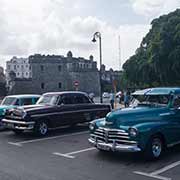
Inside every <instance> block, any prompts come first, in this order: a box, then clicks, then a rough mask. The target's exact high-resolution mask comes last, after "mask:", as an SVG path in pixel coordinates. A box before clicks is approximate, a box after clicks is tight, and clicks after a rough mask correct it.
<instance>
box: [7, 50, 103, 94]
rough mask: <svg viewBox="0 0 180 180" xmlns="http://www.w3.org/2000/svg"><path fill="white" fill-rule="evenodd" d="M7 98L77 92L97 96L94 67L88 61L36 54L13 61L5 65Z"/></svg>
mask: <svg viewBox="0 0 180 180" xmlns="http://www.w3.org/2000/svg"><path fill="white" fill-rule="evenodd" d="M6 79H7V87H8V92H9V93H8V94H23V93H26V94H27V93H36V94H42V93H45V92H55V91H66V90H80V91H84V92H87V93H91V92H93V93H94V94H96V95H99V92H100V81H99V71H98V68H97V63H96V62H95V61H94V59H93V56H92V55H91V56H90V57H89V59H84V58H81V57H78V58H76V57H73V54H72V52H71V51H69V52H68V53H67V57H64V56H61V55H41V54H35V55H31V56H29V57H28V58H16V57H13V58H12V59H11V60H10V61H7V64H6Z"/></svg>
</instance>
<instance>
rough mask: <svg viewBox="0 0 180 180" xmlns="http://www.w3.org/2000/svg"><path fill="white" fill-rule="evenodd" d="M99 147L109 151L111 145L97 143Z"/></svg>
mask: <svg viewBox="0 0 180 180" xmlns="http://www.w3.org/2000/svg"><path fill="white" fill-rule="evenodd" d="M97 148H98V149H102V150H105V151H109V150H110V147H108V146H106V145H104V144H97Z"/></svg>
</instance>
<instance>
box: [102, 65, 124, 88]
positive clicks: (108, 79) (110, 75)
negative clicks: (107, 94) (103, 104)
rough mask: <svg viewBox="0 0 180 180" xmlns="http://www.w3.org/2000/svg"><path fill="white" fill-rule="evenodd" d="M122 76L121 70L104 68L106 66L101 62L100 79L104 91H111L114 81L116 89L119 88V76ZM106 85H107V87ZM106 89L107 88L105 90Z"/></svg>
mask: <svg viewBox="0 0 180 180" xmlns="http://www.w3.org/2000/svg"><path fill="white" fill-rule="evenodd" d="M121 76H122V71H114V70H113V69H112V68H111V69H109V70H106V66H105V65H104V64H103V65H102V66H101V79H102V83H103V87H104V89H105V91H111V90H112V89H113V83H114V82H115V83H116V86H117V90H119V89H120V86H121V85H120V78H121ZM107 86H109V87H108V88H107ZM107 89H108V90H107Z"/></svg>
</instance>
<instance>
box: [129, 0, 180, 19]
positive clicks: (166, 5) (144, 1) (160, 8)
mask: <svg viewBox="0 0 180 180" xmlns="http://www.w3.org/2000/svg"><path fill="white" fill-rule="evenodd" d="M131 3H132V8H133V10H134V11H135V13H137V14H140V15H143V16H146V17H151V18H155V17H156V16H159V15H162V14H164V13H168V12H170V11H173V10H175V9H176V8H177V7H179V6H180V0H151V1H150V0H131Z"/></svg>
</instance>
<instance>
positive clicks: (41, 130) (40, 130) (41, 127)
mask: <svg viewBox="0 0 180 180" xmlns="http://www.w3.org/2000/svg"><path fill="white" fill-rule="evenodd" d="M48 130H49V129H48V123H47V121H40V122H37V123H36V124H35V126H34V133H35V134H36V135H38V136H46V135H47V134H48Z"/></svg>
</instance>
